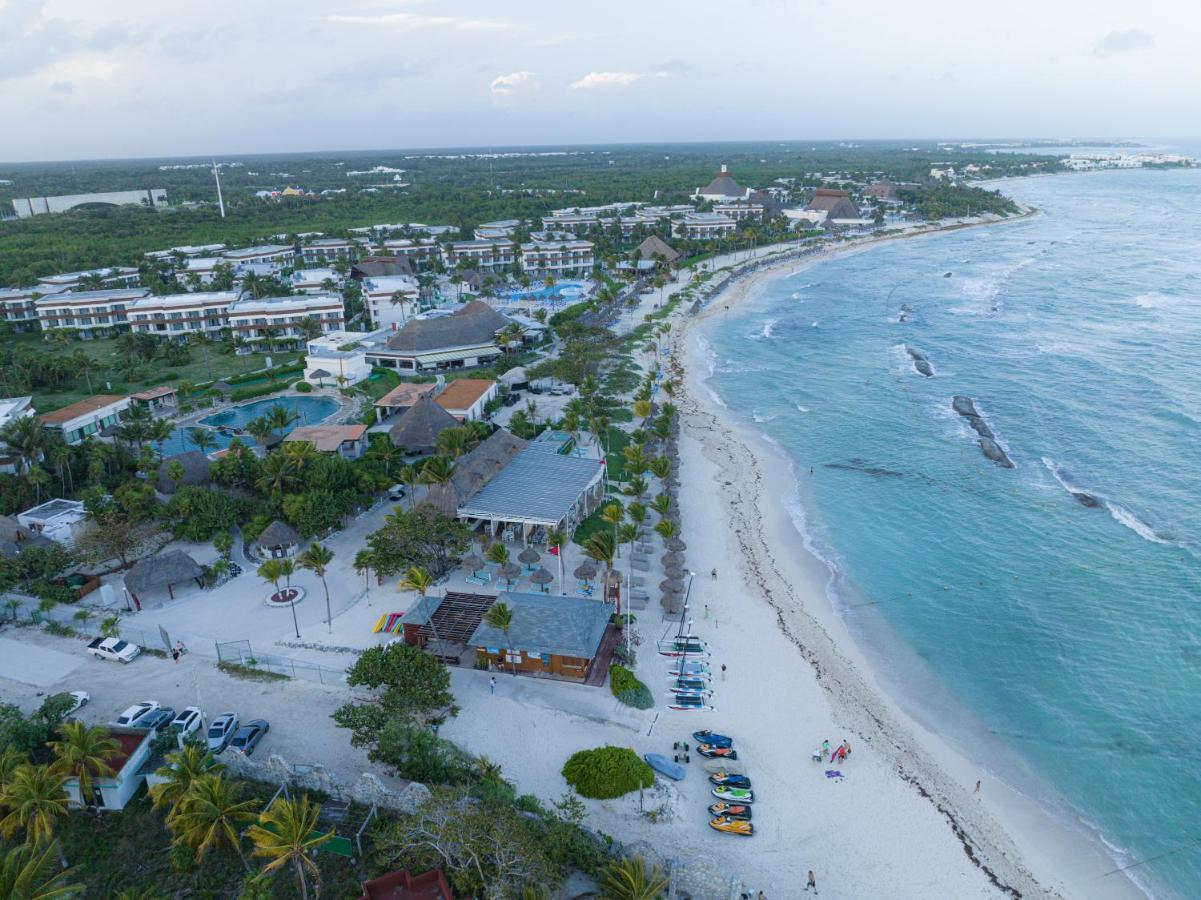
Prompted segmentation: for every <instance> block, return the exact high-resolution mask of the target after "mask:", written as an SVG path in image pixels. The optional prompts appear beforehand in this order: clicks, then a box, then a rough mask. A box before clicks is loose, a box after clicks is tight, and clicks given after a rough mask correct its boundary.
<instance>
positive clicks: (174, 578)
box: [125, 550, 204, 595]
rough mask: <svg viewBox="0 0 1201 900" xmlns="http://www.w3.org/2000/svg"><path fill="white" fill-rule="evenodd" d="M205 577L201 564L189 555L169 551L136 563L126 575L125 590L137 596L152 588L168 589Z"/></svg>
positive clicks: (177, 551)
mask: <svg viewBox="0 0 1201 900" xmlns="http://www.w3.org/2000/svg"><path fill="white" fill-rule="evenodd" d="M203 575H204V570H203V569H202V568H200V563H198V562H196V560H194V559H192V557H190V556H188V554H186V553H184V552H183V551H182V550H168V551H167V552H166V553H160V554H158V555H157V556H148V557H146V558H145V559H139V560H138V561H137V562H136V563H134V565H133V568H132V569H130V570H129V571H128V572H126V573H125V589H126V590H127V591H129V592H130V593H131V594H134V595H137V594H140V593H142V592H143V591H147V590H150V589H151V588H156V587H168V586H170V585H173V584H179V583H180V582H181V581H188V580H190V579H192V578H200V577H201V576H203Z"/></svg>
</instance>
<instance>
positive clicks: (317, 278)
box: [291, 269, 342, 294]
mask: <svg viewBox="0 0 1201 900" xmlns="http://www.w3.org/2000/svg"><path fill="white" fill-rule="evenodd" d="M291 282H292V290H294V291H297V292H299V293H301V294H319V293H321V292H322V291H329V290H331V288H330V287H329V285H330V284H332V285H333V288H332V289H333V290H341V288H342V276H341V275H339V274H338V273H337V272H335V271H334V270H333V269H297V270H296V271H295V272H293V273H292V278H291Z"/></svg>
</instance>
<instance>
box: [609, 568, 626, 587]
mask: <svg viewBox="0 0 1201 900" xmlns="http://www.w3.org/2000/svg"><path fill="white" fill-rule="evenodd" d="M622 581H623V578H622V574H621V573H620V572H618V571H617V570H616V569H610V570H609V571H608V572H606V573H605V584H609V585H612V584H618V585H619V584H621V582H622Z"/></svg>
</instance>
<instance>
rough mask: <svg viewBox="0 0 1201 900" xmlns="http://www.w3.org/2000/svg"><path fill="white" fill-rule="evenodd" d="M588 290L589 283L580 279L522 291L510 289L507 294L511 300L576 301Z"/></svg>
mask: <svg viewBox="0 0 1201 900" xmlns="http://www.w3.org/2000/svg"><path fill="white" fill-rule="evenodd" d="M585 290H587V285H585V284H583V283H581V282H578V281H559V282H556V283H555V285H554V287H547V286H546V285H543V286H542V287H539V288H527V289H525V290H520V291H510V292H509V293H508V294H507V298H508V299H509V300H514V301H520V300H537V301H540V302H543V303H553V302H554V301H556V300H562V301H567V302H570V301H574V300H576V299H577V298H578V297H579V296H580V295H581V294H583V293H584V291H585Z"/></svg>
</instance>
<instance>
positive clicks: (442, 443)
mask: <svg viewBox="0 0 1201 900" xmlns="http://www.w3.org/2000/svg"><path fill="white" fill-rule="evenodd" d="M434 442H435V444H436V446H437V447H438V452H439V453H444V454H446V455H447V456H449V457H451V458H452V459H458V458H459V457H460V456H461V455H462V454H463V451H464V450H465V449H466V448H467V430H466V429H465V428H446V429H443V430H442V431H440V432H438V436H437V437H436V438H435V439H434Z"/></svg>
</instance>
